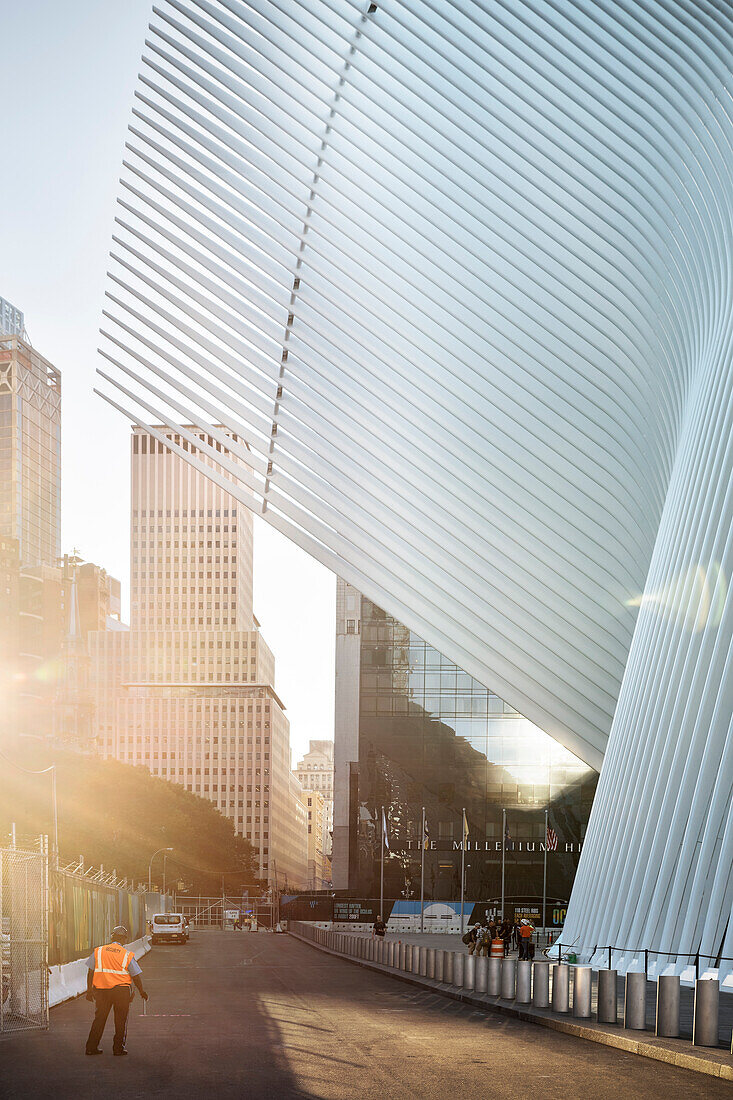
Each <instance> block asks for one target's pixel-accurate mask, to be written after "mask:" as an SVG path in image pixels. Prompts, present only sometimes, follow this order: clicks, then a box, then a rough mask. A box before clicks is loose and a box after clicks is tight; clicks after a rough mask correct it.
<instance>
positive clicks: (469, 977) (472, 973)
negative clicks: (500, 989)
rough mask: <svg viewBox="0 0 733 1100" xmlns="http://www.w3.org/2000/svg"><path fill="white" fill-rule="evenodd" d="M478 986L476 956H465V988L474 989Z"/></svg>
mask: <svg viewBox="0 0 733 1100" xmlns="http://www.w3.org/2000/svg"><path fill="white" fill-rule="evenodd" d="M475 986H476V956H475V955H464V957H463V988H464V989H474V988H475Z"/></svg>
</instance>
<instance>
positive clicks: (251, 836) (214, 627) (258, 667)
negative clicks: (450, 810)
mask: <svg viewBox="0 0 733 1100" xmlns="http://www.w3.org/2000/svg"><path fill="white" fill-rule="evenodd" d="M171 435H172V433H171ZM164 439H167V436H166V434H165V433H163V435H162V438H161V439H156V438H155V437H154V436H152V435H149V434H148V433H147V432H143V431H141V430H137V431H135V432H134V433H133V435H132V444H131V463H132V530H131V577H132V593H131V597H132V598H131V624H130V627H131V629H130V631H129V632H121V631H114V632H105V633H93V634H91V635H90V648H91V652H92V657H93V668H94V674H93V675H94V682H95V693H96V704H97V737H98V749H99V751H100V752H102V753H103V754H104V755H111V756H114V757H116V758H117V759H119V760H122V761H124V762H126V763H130V764H138V765H144V766H145V767H147V768H148V769H149V770H150V771H151V772H152V773H153V774H155V775H159V776H161V777H162V778H164V779H167V780H169V781H170V782H176V783H180V784H182V785H183V786H185V787H186V788H187V789H188V790H191V791H193V792H195V793H196V794H198V795H200V796H201V797H203V798H208V799H209V800H210V801H212V802H214V803H215V805H216V806H217V809H218V810H219V811H220V812H221V813H222V814H224V815H225V816H227V817H229V818H231V820H232V822H233V825H234V828H235V830H236V831H237V832H238V833H239V834H240V835H242V836H245V837H247V839H248V840H250V841H251V843H252V845H253V847H254V849H255V852H256V856H257V863H258V873H259V876H260V877H262V878H264V879H265V880H267V881H270V882H273V883H274V882H275V880H276V879H277V880H278V881H279V885H281V886H283V885H287V886H289V887H297V886H302V885H304V884H305V881H306V875H307V868H306V863H307V851H306V844H307V840H306V835H307V834H306V826H305V810H304V807H303V805H302V801H301V798H300V792H299V789H298V788H297V786H294V785H293V784H292V783H291V778H292V777H291V772H290V730H289V723H288V720H287V718H286V716H285V708H284V706H283V704H282V701H281V700H280V698H279V697H278V695H277V693H276V691H275V689H274V686H273V684H274V679H275V662H274V659H273V656H272V653H271V651H270V650H269V648H268V646H267V645H266V643H265V642H264V640H263V638H262V636H261V634H260V632H259V624H258V623H257V621H256V619H255V617H254V615H253V612H252V517H251V515H250V513H249V512H248V511H247V509H243V508H241V507H240V506H239V505H238V503H237V501H236V500H235V499H234V497H232V496H231V494H230V493H228V492H226V491H224V490H223V489H221V488H220V487H218V486H217V485H216V484H214V482H213V481H212V480H211V479H210V478H208V477H205V476H202V475H201V474H200V473H198V472H197V471H195V470H193V469H192V468H191V467H190V466H189V465H188V463H186V462H185V461H183V460H182V459H181V458H180V457H179V456H177V455H175V454H173V453H172V452H171V451H170V450H169V449H168V447H167V446H166V445H165V443H164V441H163V440H164ZM172 442H173V443H175V442H180V437H178V439H176V438H172ZM220 447H221V445H220ZM218 453H219V454H221V453H222V452H221V450H220V451H219V452H218ZM210 468H211V470H212V471H213V472H214V473H216V469H217V464H216V463H212V464H211V467H210Z"/></svg>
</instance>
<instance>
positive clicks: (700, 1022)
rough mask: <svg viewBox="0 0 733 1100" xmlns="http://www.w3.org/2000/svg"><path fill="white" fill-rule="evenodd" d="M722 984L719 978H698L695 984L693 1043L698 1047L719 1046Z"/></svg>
mask: <svg viewBox="0 0 733 1100" xmlns="http://www.w3.org/2000/svg"><path fill="white" fill-rule="evenodd" d="M719 1016H720V983H719V981H718V979H717V978H698V979H697V981H696V982H695V1011H694V1015H693V1017H692V1042H693V1044H694V1045H695V1046H696V1047H716V1046H717V1045H718V1022H719Z"/></svg>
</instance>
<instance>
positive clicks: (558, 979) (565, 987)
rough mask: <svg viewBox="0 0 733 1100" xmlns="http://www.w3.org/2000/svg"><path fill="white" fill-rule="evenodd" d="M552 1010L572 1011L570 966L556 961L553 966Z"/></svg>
mask: <svg viewBox="0 0 733 1100" xmlns="http://www.w3.org/2000/svg"><path fill="white" fill-rule="evenodd" d="M552 1011H553V1012H569V1011H570V967H569V966H568V964H567V963H556V965H555V966H553V968H552Z"/></svg>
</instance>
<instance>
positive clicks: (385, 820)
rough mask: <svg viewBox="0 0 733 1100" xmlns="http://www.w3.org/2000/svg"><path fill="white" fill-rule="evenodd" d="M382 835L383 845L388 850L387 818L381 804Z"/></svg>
mask: <svg viewBox="0 0 733 1100" xmlns="http://www.w3.org/2000/svg"><path fill="white" fill-rule="evenodd" d="M382 837H383V839H384V846H385V848H386V849H387V851H389V838H388V837H387V818H386V816H385V813H384V806H382Z"/></svg>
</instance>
